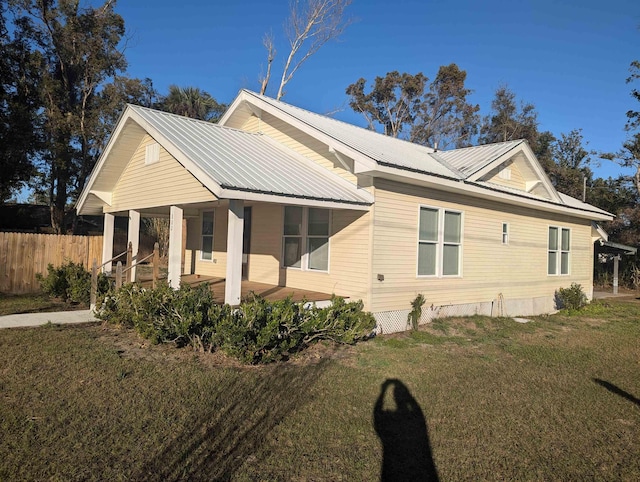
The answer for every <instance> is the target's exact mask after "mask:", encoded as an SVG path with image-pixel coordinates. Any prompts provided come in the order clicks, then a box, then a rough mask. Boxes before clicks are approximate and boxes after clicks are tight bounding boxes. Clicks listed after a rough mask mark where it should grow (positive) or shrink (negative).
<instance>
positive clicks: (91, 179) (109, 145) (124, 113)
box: [76, 104, 132, 213]
mask: <svg viewBox="0 0 640 482" xmlns="http://www.w3.org/2000/svg"><path fill="white" fill-rule="evenodd" d="M131 113H132V109H131V107H130V106H129V104H127V106H126V107H125V109H124V111H122V114H120V119H118V122H117V123H116V128H115V129H114V130H113V132H112V133H111V137H110V138H109V142H107V147H105V149H104V151H103V152H102V155H101V156H100V158H99V159H98V162H97V163H96V165H95V167H94V168H93V171H92V172H91V176H89V180H88V181H87V183H86V184H85V186H84V189H83V190H82V192H81V193H80V196H78V200H77V201H76V212H78V213H79V212H80V211H82V208H83V207H84V203H85V202H86V201H87V196H88V195H89V193H90V192H91V190H92V188H93V185H94V184H95V182H96V179H97V178H98V174H99V173H100V172H101V171H102V168H103V167H104V164H105V162H106V161H107V159H108V158H109V154H111V150H112V149H113V146H114V144H115V143H116V140H117V139H118V137H119V136H120V133H121V132H122V129H124V126H125V125H126V123H127V119H129V118H130V117H131Z"/></svg>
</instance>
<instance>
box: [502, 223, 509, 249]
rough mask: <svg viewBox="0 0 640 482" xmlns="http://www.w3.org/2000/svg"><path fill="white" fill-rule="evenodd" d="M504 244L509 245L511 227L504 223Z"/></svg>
mask: <svg viewBox="0 0 640 482" xmlns="http://www.w3.org/2000/svg"><path fill="white" fill-rule="evenodd" d="M502 244H509V225H508V224H507V223H502Z"/></svg>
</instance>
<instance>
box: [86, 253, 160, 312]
mask: <svg viewBox="0 0 640 482" xmlns="http://www.w3.org/2000/svg"><path fill="white" fill-rule="evenodd" d="M124 254H126V255H127V267H126V268H124V269H123V268H122V261H118V263H117V264H116V274H115V287H116V289H119V288H120V287H121V286H122V284H123V277H126V279H125V280H124V282H125V283H131V270H132V268H134V267H136V266H138V265H139V264H142V263H143V262H144V261H146V260H148V259H149V258H151V257H153V261H152V263H153V271H152V280H151V285H152V286H153V287H154V288H155V287H156V286H157V283H158V281H159V280H160V245H159V244H158V243H155V244H154V245H153V253H151V254H150V255H149V256H145V257H144V258H142V259H139V260H136V262H135V263H134V262H133V246H132V244H131V242H129V246H128V247H127V250H126V251H123V252H122V253H120V254H119V255H117V256H114V257H113V258H111V259H110V260H109V261H106V262H104V263H102V264H101V265H100V266H98V262H97V261H96V259H95V258H94V259H93V264H92V266H91V296H90V304H91V310H95V309H96V298H97V293H98V270H99V269H100V268H102V267H103V266H105V265H106V264H108V263H111V262H113V261H114V260H115V259H118V258H120V257H121V256H122V255H124ZM133 281H134V282H135V279H134V280H133Z"/></svg>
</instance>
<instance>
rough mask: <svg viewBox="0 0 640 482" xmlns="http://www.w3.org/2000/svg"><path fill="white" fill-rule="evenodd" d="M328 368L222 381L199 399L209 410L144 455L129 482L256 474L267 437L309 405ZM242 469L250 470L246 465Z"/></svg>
mask: <svg viewBox="0 0 640 482" xmlns="http://www.w3.org/2000/svg"><path fill="white" fill-rule="evenodd" d="M329 363H330V361H329V360H327V359H324V360H321V361H320V362H319V363H317V364H315V365H312V366H275V367H262V368H261V369H257V370H253V369H247V370H246V373H247V377H244V376H243V377H237V376H235V377H233V376H232V377H224V378H222V380H221V383H220V384H219V385H218V386H217V387H216V389H215V393H203V394H202V396H205V397H210V398H211V408H210V409H209V410H207V411H203V412H202V413H200V414H197V416H194V417H193V419H192V420H191V421H190V423H189V424H188V426H186V425H187V424H184V425H185V426H182V427H180V431H179V433H178V434H177V435H176V436H175V437H174V438H173V439H172V440H171V441H169V442H167V443H166V444H165V446H164V447H163V448H161V449H159V450H158V451H156V452H155V453H153V454H149V458H148V461H147V463H146V464H145V465H144V466H143V467H142V468H141V469H140V470H138V471H136V472H137V473H134V474H133V477H132V480H148V481H166V480H189V481H198V480H203V481H204V480H206V481H212V480H216V481H218V480H220V481H224V480H230V479H231V478H232V477H233V475H234V474H235V473H236V472H237V471H238V470H239V469H240V467H241V466H243V465H244V464H249V465H255V466H256V470H258V469H259V468H260V465H259V464H260V458H261V457H264V454H265V451H268V443H269V442H268V441H269V436H270V434H271V432H272V431H273V430H274V429H275V428H276V427H277V426H278V425H279V424H280V423H282V422H283V421H284V420H285V419H286V418H287V417H288V416H289V415H290V414H291V413H292V412H293V411H294V410H296V409H299V408H300V407H301V406H303V405H304V404H306V403H308V402H309V401H311V400H312V396H313V394H312V390H311V389H312V387H313V385H314V384H315V382H316V381H317V380H318V378H320V377H321V376H322V373H323V372H324V371H325V369H326V367H327V365H328V364H329ZM251 375H253V376H251ZM248 378H253V379H254V381H253V382H248V381H247V379H248ZM238 380H242V381H241V382H239V381H238ZM245 469H247V470H248V471H249V472H250V471H251V467H250V466H248V467H245ZM276 475H277V474H276ZM280 475H282V474H280Z"/></svg>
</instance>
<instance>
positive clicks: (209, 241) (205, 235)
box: [200, 211, 214, 261]
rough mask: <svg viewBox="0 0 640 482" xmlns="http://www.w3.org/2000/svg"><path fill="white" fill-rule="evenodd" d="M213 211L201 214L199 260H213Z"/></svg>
mask: <svg viewBox="0 0 640 482" xmlns="http://www.w3.org/2000/svg"><path fill="white" fill-rule="evenodd" d="M213 220H214V216H213V211H203V212H202V224H201V227H202V230H201V233H202V240H201V246H200V248H201V249H200V259H202V260H205V261H211V260H213Z"/></svg>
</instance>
